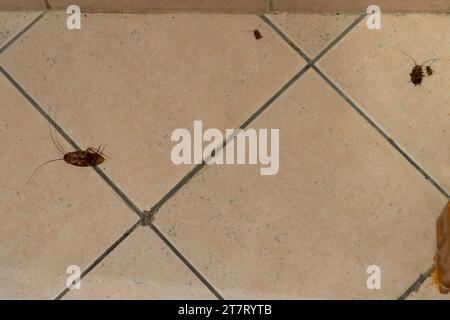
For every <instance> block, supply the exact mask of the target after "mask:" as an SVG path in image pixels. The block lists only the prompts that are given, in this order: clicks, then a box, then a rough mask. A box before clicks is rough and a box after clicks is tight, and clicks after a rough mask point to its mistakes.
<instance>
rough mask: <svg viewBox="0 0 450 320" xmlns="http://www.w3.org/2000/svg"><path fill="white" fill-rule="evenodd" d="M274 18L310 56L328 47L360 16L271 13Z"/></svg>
mask: <svg viewBox="0 0 450 320" xmlns="http://www.w3.org/2000/svg"><path fill="white" fill-rule="evenodd" d="M268 17H269V19H270V20H272V21H273V22H274V23H275V24H276V25H277V26H278V28H280V30H281V31H283V33H285V34H286V35H287V36H288V37H289V39H291V40H292V41H293V42H294V43H295V44H296V45H297V46H298V47H299V48H300V49H302V50H303V51H304V52H305V53H306V54H307V55H308V57H309V58H311V59H312V58H314V57H315V56H317V55H318V54H319V53H320V52H321V51H322V50H323V49H325V48H326V47H327V45H329V44H330V43H331V42H332V41H333V40H334V39H335V38H336V37H337V36H338V35H339V34H340V33H341V32H342V31H344V30H345V28H346V27H348V26H349V25H350V24H351V23H352V22H353V21H355V20H356V19H357V18H358V16H357V15H352V14H340V15H336V14H294V13H282V14H270V15H268Z"/></svg>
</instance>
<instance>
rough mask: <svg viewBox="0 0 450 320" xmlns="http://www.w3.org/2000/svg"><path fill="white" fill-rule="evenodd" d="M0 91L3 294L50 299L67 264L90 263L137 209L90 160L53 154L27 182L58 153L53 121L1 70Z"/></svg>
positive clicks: (129, 222)
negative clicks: (83, 163)
mask: <svg viewBox="0 0 450 320" xmlns="http://www.w3.org/2000/svg"><path fill="white" fill-rule="evenodd" d="M0 91H1V93H2V99H0V141H1V145H2V148H3V151H4V152H2V153H1V154H0V163H1V170H0V219H1V221H2V223H1V224H0V298H1V299H36V298H43V299H52V298H55V297H56V295H57V294H58V293H59V292H60V291H62V290H63V289H64V287H65V283H66V277H67V276H68V275H67V274H66V268H67V267H68V266H69V265H78V266H80V267H81V269H85V268H86V267H88V266H89V265H90V264H91V263H92V262H93V261H94V260H95V259H96V258H97V257H98V256H99V255H100V254H102V253H103V251H104V250H105V249H106V248H107V247H108V246H109V245H110V244H112V243H113V242H114V241H115V240H117V239H118V238H119V237H120V236H121V235H122V234H123V233H124V232H125V231H126V230H127V229H128V228H130V227H131V226H132V225H133V224H134V223H136V221H137V219H138V217H137V215H136V214H135V213H134V212H133V211H131V210H130V209H128V208H127V206H126V205H125V204H124V203H123V202H122V201H121V200H120V199H119V198H118V197H117V196H116V195H115V194H114V193H113V192H111V190H110V188H109V187H108V186H107V185H106V184H105V183H104V182H103V181H102V180H101V179H100V178H99V177H98V175H97V174H96V173H95V172H94V171H93V170H92V169H89V168H77V167H70V166H68V165H66V164H65V163H63V162H54V163H51V164H49V165H48V166H46V167H44V168H43V169H42V170H41V171H40V172H39V173H38V174H37V175H36V176H35V178H34V179H33V180H32V181H31V183H30V184H29V185H28V186H27V185H26V182H27V180H28V178H29V176H30V175H31V173H32V172H33V170H34V169H35V168H36V167H37V166H38V165H39V164H41V163H43V162H44V161H46V160H49V159H54V158H58V157H60V156H61V155H60V154H58V151H57V150H56V149H55V147H54V146H53V144H52V142H51V139H50V136H49V131H48V122H46V121H45V120H44V119H43V117H42V116H41V115H40V114H39V113H38V112H37V111H36V110H35V109H34V108H33V106H32V105H31V104H30V103H29V102H28V101H26V100H25V99H24V98H23V96H21V95H20V94H19V92H18V91H17V90H16V88H14V87H13V86H12V85H11V84H10V82H9V81H7V80H6V79H5V78H4V77H3V75H1V77H0Z"/></svg>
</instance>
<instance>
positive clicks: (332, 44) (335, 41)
mask: <svg viewBox="0 0 450 320" xmlns="http://www.w3.org/2000/svg"><path fill="white" fill-rule="evenodd" d="M365 17H366V14H362V15H360V16H359V17H358V18H357V19H356V20H355V21H353V22H352V23H351V24H350V25H349V26H348V27H347V28H346V29H345V30H344V31H343V32H342V33H341V34H340V35H339V36H337V37H336V39H334V40H333V41H332V42H331V43H330V44H329V45H328V46H327V47H326V48H325V49H323V50H322V51H321V52H320V53H319V54H318V55H317V56H316V57H315V58H314V59H312V60H311V59H309V57H308V56H307V55H306V54H305V53H304V52H303V51H302V50H301V49H300V48H299V47H298V46H297V45H295V43H294V42H293V41H292V40H290V39H289V38H288V37H287V36H286V35H285V34H284V33H283V32H282V31H281V30H280V29H279V28H278V27H277V26H275V25H274V24H273V22H272V21H270V20H269V19H268V18H267V17H265V16H262V17H261V18H262V19H263V20H264V21H266V22H267V23H268V24H269V25H270V26H271V27H272V28H274V30H275V31H276V32H277V33H278V34H279V35H280V36H281V37H282V38H283V39H284V40H285V41H286V42H287V43H288V44H289V46H290V47H291V48H293V49H294V50H295V52H297V53H298V54H299V55H300V56H301V57H303V58H304V59H305V60H306V61H308V62H309V65H310V67H312V69H314V70H315V71H316V72H317V73H318V74H319V75H320V77H321V78H322V79H323V80H325V82H327V83H328V84H329V85H330V86H331V87H332V88H333V89H334V90H335V91H336V92H337V93H338V94H339V95H340V96H341V97H342V98H343V99H344V100H345V101H347V103H348V104H349V105H350V106H351V107H352V108H353V109H354V110H355V111H356V112H358V113H359V114H360V115H361V116H362V117H363V118H364V119H365V120H366V121H367V122H368V123H369V125H370V126H371V127H372V128H374V129H375V130H376V131H377V132H378V133H379V134H380V135H381V136H382V137H383V138H384V139H385V140H386V141H387V142H389V144H390V145H391V146H393V147H394V148H395V149H396V150H397V151H398V152H399V153H400V154H401V155H402V156H403V157H404V158H405V159H406V160H407V161H408V162H409V163H410V164H411V165H412V166H413V167H414V168H415V169H416V170H417V171H419V173H420V174H422V175H423V176H424V177H425V179H426V180H428V181H429V182H430V183H431V184H432V185H433V186H434V187H435V188H436V189H437V190H438V191H439V192H440V193H442V194H443V195H444V196H445V197H447V199H450V195H449V194H448V193H447V192H446V191H445V190H444V188H442V187H441V186H440V185H439V184H438V183H437V182H436V181H435V180H434V179H433V178H432V177H431V176H430V175H429V174H428V173H427V172H426V171H425V170H424V169H423V168H422V167H420V166H419V164H417V163H416V162H415V161H414V160H413V159H412V158H411V157H410V156H409V155H408V154H407V153H406V152H405V151H404V150H403V149H402V148H401V147H400V146H399V145H398V144H397V143H396V142H395V141H394V140H393V139H391V138H390V137H389V136H388V135H387V133H386V132H384V131H383V130H382V129H381V128H380V127H379V126H378V125H377V124H376V123H375V122H374V121H373V120H372V119H371V118H370V117H369V116H368V115H366V114H365V113H364V111H362V109H361V108H359V107H358V106H357V105H356V104H355V103H354V102H353V101H352V100H351V99H350V98H349V97H348V96H347V95H346V94H345V93H344V92H343V91H342V90H340V89H339V88H338V87H337V86H336V84H334V83H333V81H331V80H330V79H329V78H328V77H327V76H326V75H325V74H324V73H323V72H322V71H321V70H320V69H319V68H318V67H317V66H316V65H315V63H316V62H317V61H318V60H319V59H320V58H322V57H323V56H324V55H325V54H326V53H327V52H328V51H329V50H330V49H331V48H332V47H334V46H335V45H336V44H337V43H338V42H339V41H340V40H342V39H343V38H344V37H345V36H346V35H347V34H348V33H349V32H350V31H351V30H352V29H353V28H354V27H356V26H357V25H358V24H359V23H360V22H361V21H362V20H363V19H364V18H365Z"/></svg>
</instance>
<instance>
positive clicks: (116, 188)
mask: <svg viewBox="0 0 450 320" xmlns="http://www.w3.org/2000/svg"><path fill="white" fill-rule="evenodd" d="M0 73H2V74H3V75H4V76H5V77H6V78H7V79H8V80H9V81H10V82H11V83H12V84H13V85H14V87H16V89H17V90H18V91H19V92H20V93H21V94H22V95H23V96H24V97H25V98H26V99H27V100H28V102H30V103H31V104H32V105H33V107H34V108H35V109H36V110H37V111H38V112H39V113H40V114H41V115H42V116H43V117H44V118H45V119H46V120H47V121H48V122H50V124H51V125H52V126H53V127H54V128H55V129H56V131H58V133H59V134H60V135H61V136H62V137H63V138H64V139H65V140H66V141H67V142H68V143H69V144H70V145H71V146H72V147H73V148H74V149H75V150H78V151H79V150H81V149H80V147H79V146H78V145H77V144H76V143H75V141H73V140H72V139H71V138H70V137H69V135H68V134H67V133H66V132H64V130H63V129H62V128H61V127H60V126H59V125H58V124H57V123H56V122H55V121H54V120H53V119H52V118H51V117H50V116H49V115H48V114H47V113H46V112H45V110H44V109H43V108H42V107H41V106H40V105H39V104H38V103H37V102H36V100H34V99H33V98H32V97H31V96H30V95H29V94H28V93H27V92H26V91H25V90H24V89H23V88H22V87H21V86H20V84H19V83H17V82H16V80H14V79H13V77H12V76H11V75H10V74H9V73H8V72H7V71H6V70H5V69H3V67H1V66H0ZM92 168H93V169H94V170H95V172H97V174H99V175H100V176H101V177H102V178H103V179H104V180H105V182H106V183H107V184H108V185H109V186H110V187H111V188H112V189H113V190H114V191H115V192H116V193H117V194H118V195H119V197H120V198H121V199H122V200H123V201H124V202H125V203H126V205H127V206H128V207H129V208H131V209H132V210H133V211H134V212H135V213H137V214H138V215H139V217H142V213H141V211H140V210H139V208H138V207H137V206H136V205H135V204H134V202H133V201H131V199H130V198H128V196H127V195H126V194H125V193H124V192H123V191H122V190H121V189H120V188H119V187H118V186H117V185H116V184H115V183H114V182H113V181H112V180H111V179H110V178H109V177H107V176H106V174H105V173H104V172H103V171H102V170H101V169H100V168H98V167H92Z"/></svg>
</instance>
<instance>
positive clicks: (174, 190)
mask: <svg viewBox="0 0 450 320" xmlns="http://www.w3.org/2000/svg"><path fill="white" fill-rule="evenodd" d="M309 68H310V66H309V65H306V66H305V67H303V68H302V69H301V70H300V71H299V72H297V74H295V75H294V76H293V77H292V78H291V79H290V80H289V81H288V82H286V83H285V84H284V85H283V86H282V87H281V88H280V89H278V91H277V92H275V94H274V95H273V96H272V97H270V98H269V100H267V101H266V102H265V103H264V104H263V105H262V106H261V107H260V108H259V109H258V110H256V111H255V112H254V113H253V114H252V115H251V116H250V117H249V118H248V119H247V120H246V121H245V122H244V123H243V124H241V126H240V127H239V129H245V128H246V127H247V126H248V125H249V124H250V123H251V122H253V121H254V120H255V119H256V118H257V117H258V116H259V115H260V114H261V113H263V112H264V111H265V110H266V109H267V108H268V107H269V106H270V105H272V103H273V102H274V101H275V100H276V99H278V98H279V97H280V96H281V95H282V94H283V93H284V92H285V91H286V90H287V89H288V88H289V87H290V86H292V85H293V84H294V83H295V82H296V81H297V80H298V79H299V78H300V77H301V76H302V75H303V74H304V73H305V72H306V71H307V70H308V69H309ZM234 137H235V135H232V136H230V137H227V138H225V139H224V142H223V143H222V144H221V145H220V146H219V147H218V148H216V149H214V150H213V151H212V152H211V153H210V155H209V156H208V157H207V158H209V157H212V156H213V155H212V154H214V153H216V152H219V151H220V150H222V149H223V148H225V147H226V145H227V143H228V142H229V141H230V140H231V139H233V138H234ZM205 165H206V162H205V160H203V161H202V163H200V164H197V165H196V166H195V167H194V168H193V169H192V170H191V171H189V172H188V173H187V174H186V175H185V176H184V177H183V178H182V179H181V180H180V181H179V182H178V183H177V184H176V185H175V186H174V187H173V188H172V189H170V190H169V192H167V193H166V194H165V195H164V196H163V197H162V198H161V199H160V200H159V201H158V202H157V203H156V204H155V205H154V206H153V207H152V208H151V209H150V210H149V211H145V212H144V213H145V214H149V215H152V216H154V215H155V214H156V213H157V212H158V210H159V209H160V208H161V207H162V206H163V205H164V204H165V203H166V202H167V201H168V200H169V199H170V198H172V197H173V196H174V195H175V194H176V193H177V192H178V191H179V190H180V189H181V188H182V187H183V186H184V185H186V184H187V183H188V182H189V181H190V180H191V179H192V177H194V176H195V175H196V174H197V173H198V172H199V171H200V170H201V169H203V167H205Z"/></svg>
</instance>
